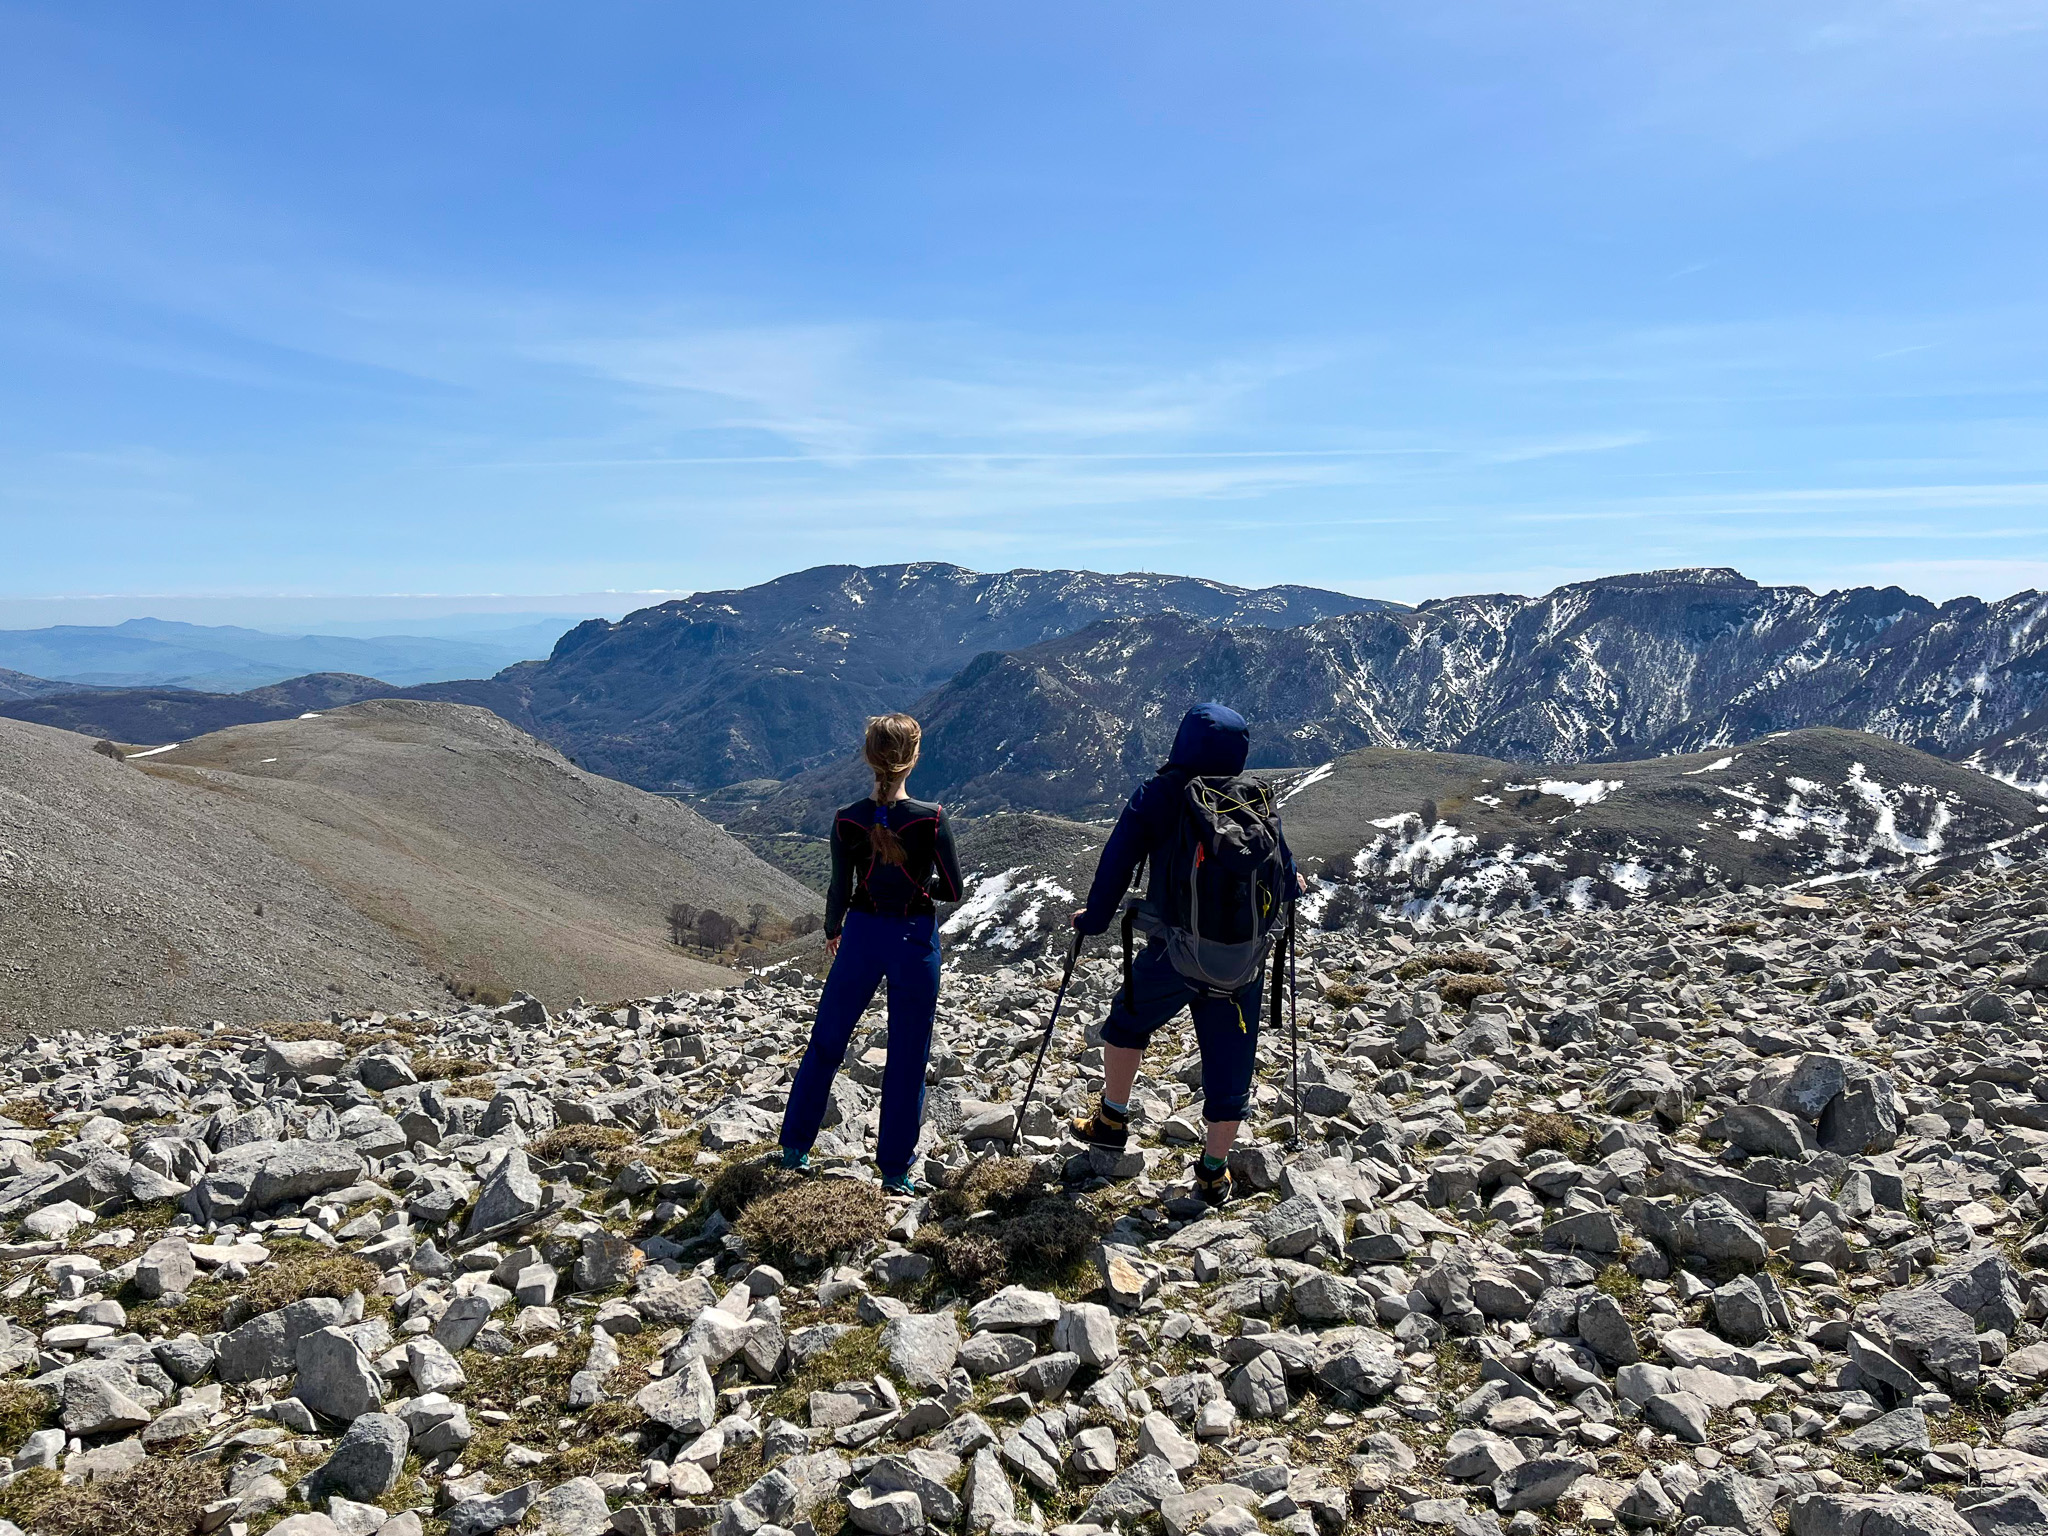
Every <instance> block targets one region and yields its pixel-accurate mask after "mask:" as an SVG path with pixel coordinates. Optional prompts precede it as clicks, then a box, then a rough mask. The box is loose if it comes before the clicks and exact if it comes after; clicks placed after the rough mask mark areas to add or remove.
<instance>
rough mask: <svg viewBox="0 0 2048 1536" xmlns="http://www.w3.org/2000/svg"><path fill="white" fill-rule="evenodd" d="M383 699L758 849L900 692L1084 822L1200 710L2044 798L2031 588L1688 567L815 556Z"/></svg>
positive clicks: (1298, 747)
mask: <svg viewBox="0 0 2048 1536" xmlns="http://www.w3.org/2000/svg"><path fill="white" fill-rule="evenodd" d="M365 643H367V642H365ZM358 682H360V679H342V680H341V681H340V683H338V684H336V683H330V684H328V685H326V686H354V685H356V684H357V683H358ZM390 692H392V693H394V694H397V695H401V696H407V697H414V698H424V699H436V700H445V701H450V702H458V703H468V704H478V705H483V706H485V707H488V708H490V709H493V710H495V711H496V712H497V713H499V714H500V715H502V716H504V717H505V718H506V719H508V720H510V721H512V722H513V723H514V724H516V725H518V726H520V727H521V728H522V729H525V730H528V731H530V732H532V733H533V734H535V735H537V736H540V737H541V738H543V739H545V740H547V741H549V742H551V743H552V744H554V745H555V746H556V747H558V748H559V749H560V750H562V751H564V752H566V753H568V754H569V755H570V756H572V757H573V758H574V759H575V760H576V761H577V762H578V763H580V764H581V765H583V766H584V767H586V768H588V769H590V770H591V771H593V772H597V773H602V774H605V775H607V776H610V777H613V778H618V779H622V780H624V781H626V782H628V783H632V784H635V785H638V786H640V787H642V788H647V789H653V790H658V791H662V792H666V793H674V794H684V795H688V796H691V797H693V798H696V799H697V800H698V801H699V803H700V804H702V805H704V806H705V807H706V808H707V809H709V810H712V811H713V812H714V813H715V814H718V815H720V816H721V817H723V818H725V819H726V820H727V822H728V824H729V825H732V826H733V827H734V828H735V829H736V830H739V831H742V832H745V833H747V834H748V835H750V836H756V837H759V836H767V835H771V834H776V833H783V832H790V831H795V832H816V831H819V830H822V827H823V820H824V816H825V815H826V813H827V812H829V810H830V808H831V807H832V806H833V805H835V804H838V803H841V802H842V801H843V800H844V799H845V798H848V797H850V796H851V795H853V794H857V793H858V792H859V789H860V786H861V784H862V783H863V782H864V776H863V775H862V773H861V772H860V770H859V767H858V763H857V758H856V756H855V753H854V744H855V742H856V741H857V739H858V736H859V731H860V725H861V721H862V719H863V718H864V717H865V716H866V715H868V714H871V713H874V712H877V711H879V710H883V709H890V708H909V709H911V710H913V711H914V712H915V713H916V714H917V715H918V716H919V718H920V719H921V720H922V721H923V722H924V725H925V730H926V736H925V742H926V745H925V760H924V764H923V766H922V767H921V768H920V770H919V774H918V779H917V787H918V790H919V792H920V793H925V794H931V795H936V796H939V797H941V798H944V799H945V800H947V801H948V803H949V804H953V805H955V806H956V807H958V808H959V809H961V810H964V811H968V812H986V811H994V810H1016V811H1028V812H1037V813H1044V814H1050V815H1054V816H1058V817H1063V818H1070V819H1082V820H1085V819H1090V818H1099V817H1102V816H1106V815H1109V814H1111V813H1113V811H1114V809H1115V807H1116V805H1117V804H1118V803H1119V802H1120V801H1121V800H1122V798H1123V796H1124V795H1125V794H1126V793H1127V792H1128V790H1129V788H1130V786H1131V785H1132V784H1133V783H1134V782H1135V781H1136V780H1137V779H1139V778H1140V777H1142V776H1143V774H1144V773H1145V772H1147V771H1148V770H1149V769H1150V768H1151V767H1152V766H1153V765H1154V764H1156V763H1157V762H1158V761H1159V760H1160V759H1161V758H1162V757H1163V756H1164V755H1165V752H1166V749H1167V746H1168V744H1169V742H1170V741H1171V739H1172V735H1173V730H1174V726H1175V724H1176V722H1177V721H1178V719H1179V717H1180V714H1181V712H1182V710H1183V709H1184V708H1185V707H1186V706H1187V705H1188V704H1191V703H1194V702H1196V701H1198V700H1201V699H1205V698H1220V699H1224V700H1226V701H1229V702H1232V703H1234V704H1236V705H1237V706H1238V707H1239V708H1240V709H1242V710H1243V711H1244V713H1245V714H1246V715H1247V716H1248V717H1249V718H1250V719H1251V721H1252V724H1253V727H1254V742H1255V746H1254V756H1253V762H1254V764H1255V765H1260V766H1265V767H1275V768H1281V767H1307V766H1310V765H1313V764H1316V763H1320V762H1324V761H1327V760H1329V759H1331V758H1334V757H1336V756H1337V755H1338V754H1340V753H1343V752H1347V751H1351V750H1354V749H1357V748H1361V747H1370V746H1404V747H1413V748H1421V749H1425V750H1429V751H1436V752H1451V753H1465V754H1476V755H1479V756H1483V757H1487V758H1491V759H1496V760H1505V761H1518V762H1545V763H1580V762H1598V761H1608V760H1614V759H1621V758H1630V759H1641V758H1649V757H1654V756H1658V755H1661V754H1669V753H1676V752H1687V751H1697V750H1701V749H1705V748H1709V747H1715V746H1720V745H1724V744H1730V743H1736V742H1743V741H1750V740H1754V739H1756V738H1759V737H1762V736H1764V735H1767V734H1769V733H1771V732H1774V731H1783V730H1798V729H1804V728H1808V727H1817V726H1825V727H1842V728H1846V729H1855V730H1862V731H1869V732H1872V733H1874V734H1876V735H1880V736H1884V737H1887V738H1890V739H1892V740H1894V741H1898V742H1902V743H1904V744H1907V745H1910V746H1914V747H1917V748H1920V749H1923V750H1925V751H1928V752H1931V753H1934V754H1936V755H1938V756H1942V757H1946V758H1950V759H1953V760H1958V761H1963V762H1967V763H1969V764H1970V765H1971V766H1974V767H1980V768H1982V769H1984V770H1985V771H1987V772H1991V773H1993V774H1995V775H1997V776H1999V777H2003V778H2005V779H2007V780H2008V781H2010V782H2015V783H2019V784H2024V785H2038V784H2043V783H2048V597H2044V596H2042V595H2041V594H2038V593H2033V592H2027V593H2021V594H2019V595H2018V596H2015V597H2010V598H2006V599H2004V600H2002V601H1999V602H1996V603H1986V602H1982V601H1980V600H1978V599H1975V598H1958V599H1955V600H1954V601H1951V602H1948V603H1943V604H1940V605H1936V604H1934V603H1931V602H1929V601H1927V600H1926V599H1924V598H1920V597H1915V596H1913V595H1912V594H1911V593H1908V592H1904V591H1902V590H1900V589H1899V588H1896V587H1886V588H1870V587H1858V588H1849V589H1845V590H1842V591H1837V592H1829V593H1815V592H1811V591H1809V590H1807V589H1806V588H1803V587H1768V586H1761V585H1759V584H1758V583H1756V582H1753V581H1750V580H1748V579H1747V578H1745V577H1743V576H1742V575H1740V574H1739V573H1738V572H1735V571H1731V570H1716V569H1704V570H1678V571H1653V572H1649V573H1646V574H1641V575H1630V576H1614V577H1608V578H1604V579H1602V580H1598V581H1589V582H1579V583H1574V584H1572V585H1570V586H1565V587H1560V588H1558V589H1557V590H1555V591H1553V592H1549V593H1546V594H1544V595H1543V596H1541V597H1516V596H1506V595H1490V596H1476V597H1455V598H1446V599H1443V600H1440V601H1434V602H1428V603H1423V604H1421V605H1419V606H1417V607H1414V608H1406V607H1402V606H1400V605H1398V604H1391V603H1376V602H1370V601H1366V600H1362V599H1358V598H1352V597H1347V596H1345V595H1343V594H1341V593H1335V592H1324V591H1318V590H1316V589H1313V588H1305V587H1273V588H1265V589H1258V590H1250V589H1245V588H1240V587H1231V586H1227V585H1224V584H1221V583H1217V582H1210V581H1201V580H1195V579H1192V578H1187V577H1173V576H1154V575H1101V574H1097V573H1094V572H1086V571H1011V572H1007V573H1004V574H1001V575H983V574H978V573H975V572H972V571H966V570H962V569H960V568H959V567H957V566H948V565H898V566H878V567H865V568H863V567H854V566H821V567H818V568H816V569H813V570H808V571H802V572H798V573H796V574H794V575H790V576H785V577H782V578H780V579H778V580H776V581H771V582H767V583H764V584H762V585H760V586H756V587H749V588H745V589H743V590H740V591H733V592H716V593H701V594H698V595H696V596H694V597H690V598H687V599H684V600H682V601H679V602H673V603H664V604H662V605H660V606H658V607H654V608H647V609H642V610H640V611H638V612H635V613H632V614H629V615H627V616H626V617H625V618H624V619H622V620H619V621H618V622H616V623H613V622H609V621H606V620H602V619H594V620H591V621H589V622H587V623H584V624H580V625H578V626H576V627H575V628H574V629H572V630H570V631H569V632H568V633H567V634H565V635H563V636H562V637H561V639H560V640H559V641H558V642H557V643H556V645H555V647H554V649H553V652H552V654H551V655H550V656H549V657H548V658H547V659H546V660H544V661H534V662H526V663H522V664H520V665H517V666H513V667H509V668H507V669H505V670H503V671H501V672H499V673H498V674H496V675H495V676H493V677H489V678H479V679H470V680H458V681H447V682H436V683H431V684H427V685H423V686H418V687H413V688H408V689H393V690H390ZM237 697H238V698H239V699H240V700H241V701H242V702H239V703H236V704H234V705H233V706H231V707H232V708H235V709H244V710H246V709H249V708H252V707H262V708H271V709H275V710H276V711H277V712H278V713H279V714H282V713H285V712H286V710H287V709H288V708H289V706H288V704H285V703H283V702H269V701H261V700H259V701H254V702H253V703H252V702H251V701H250V700H249V698H248V696H247V695H239V696H237ZM125 707H126V706H125V705H122V704H121V703H119V702H118V701H117V700H116V699H115V698H114V697H113V696H85V697H82V698H81V697H70V698H63V697H59V698H56V699H52V698H50V697H48V696H44V697H42V698H40V699H29V700H22V701H17V702H15V703H11V704H0V714H10V715H15V716H18V717H25V718H34V719H38V720H41V721H44V722H46V723H52V724H56V723H63V717H65V716H67V715H68V716H69V717H70V723H71V724H72V726H73V728H75V729H84V730H91V731H93V732H94V733H95V734H101V735H115V736H117V737H118V738H119V739H122V740H130V741H145V740H151V739H161V740H175V739H180V738H181V736H183V735H185V734H193V732H190V731H181V730H178V729H177V723H178V720H179V718H180V716H179V710H180V705H179V703H178V701H176V700H168V701H166V700H163V699H156V700H152V701H149V705H148V714H147V718H143V717H142V716H140V715H138V714H136V713H135V712H132V711H131V713H130V714H129V715H119V714H117V713H116V712H117V711H118V710H120V709H122V708H125ZM214 707H216V706H214V705H212V704H205V705H202V703H201V701H198V700H193V701H191V704H190V706H189V709H190V711H191V712H192V717H193V719H194V720H195V721H196V720H198V719H199V718H200V712H201V710H202V708H214ZM219 707H230V706H219ZM208 718H211V717H208ZM117 721H120V722H127V723H126V724H124V728H123V729H122V730H119V731H117V730H113V729H108V728H107V727H108V726H110V725H112V724H114V723H116V722H117ZM139 724H149V725H153V727H154V729H155V732H156V733H157V734H156V735H155V736H154V737H152V736H148V735H143V734H139V733H137V732H136V731H135V730H134V729H133V727H134V726H135V725H139Z"/></svg>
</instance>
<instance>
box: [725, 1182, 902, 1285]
mask: <svg viewBox="0 0 2048 1536" xmlns="http://www.w3.org/2000/svg"><path fill="white" fill-rule="evenodd" d="M887 1212H888V1201H887V1200H886V1199H884V1198H883V1195H882V1191H881V1189H880V1188H879V1187H878V1186H876V1185H873V1184H864V1183H858V1182H856V1181H855V1180H852V1179H806V1180H803V1181H802V1182H800V1183H796V1184H793V1185H791V1186H789V1187H788V1188H786V1189H778V1190H775V1191H774V1192H773V1193H770V1194H764V1195H762V1196H761V1197H760V1198H758V1199H756V1200H754V1201H753V1202H752V1203H751V1204H749V1205H748V1206H747V1207H746V1209H745V1210H744V1211H743V1212H742V1213H741V1215H740V1219H739V1233H740V1236H741V1237H742V1238H744V1239H745V1240H746V1243H747V1246H748V1247H749V1248H751V1249H752V1250H753V1251H754V1252H755V1253H757V1254H759V1255H760V1256H761V1257H762V1258H764V1259H766V1260H767V1261H768V1262H769V1263H771V1264H785V1263H787V1264H793V1265H801V1266H806V1267H814V1266H816V1265H820V1264H823V1263H824V1262H825V1261H826V1260H827V1259H829V1258H831V1257H832V1256H833V1255H834V1254H837V1253H845V1252H848V1251H849V1250H852V1249H857V1248H862V1247H865V1246H866V1245H867V1244H869V1243H872V1242H874V1241H876V1240H877V1239H879V1238H880V1237H881V1236H882V1234H883V1233H885V1232H887V1231H888V1230H889V1218H888V1214H887Z"/></svg>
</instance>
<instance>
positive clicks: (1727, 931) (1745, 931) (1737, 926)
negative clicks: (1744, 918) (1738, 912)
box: [1714, 922, 1763, 939]
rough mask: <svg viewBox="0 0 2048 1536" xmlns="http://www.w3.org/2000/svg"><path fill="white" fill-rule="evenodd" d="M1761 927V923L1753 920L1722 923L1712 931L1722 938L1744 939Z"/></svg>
mask: <svg viewBox="0 0 2048 1536" xmlns="http://www.w3.org/2000/svg"><path fill="white" fill-rule="evenodd" d="M1761 927H1763V924H1762V923H1753V922H1740V923H1723V924H1721V926H1720V927H1718V928H1716V929H1715V930H1714V932H1715V933H1716V934H1717V935H1719V936H1720V937H1721V938H1724V939H1746V938H1748V937H1749V936H1750V935H1751V934H1753V933H1755V932H1756V931H1757V929H1759V928H1761Z"/></svg>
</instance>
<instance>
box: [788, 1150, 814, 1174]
mask: <svg viewBox="0 0 2048 1536" xmlns="http://www.w3.org/2000/svg"><path fill="white" fill-rule="evenodd" d="M782 1171H783V1172H784V1173H806V1174H807V1173H809V1172H810V1171H811V1154H810V1153H808V1152H805V1151H802V1150H800V1149H799V1148H796V1147H784V1148H783V1149H782Z"/></svg>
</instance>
